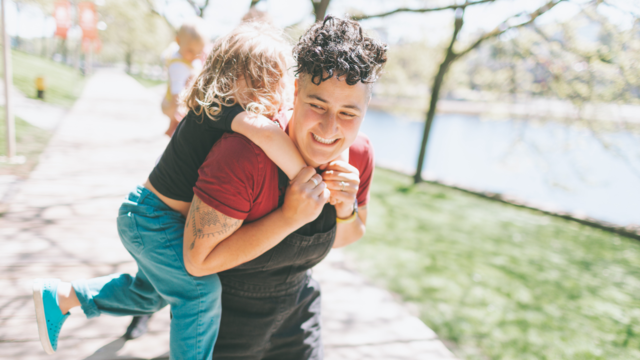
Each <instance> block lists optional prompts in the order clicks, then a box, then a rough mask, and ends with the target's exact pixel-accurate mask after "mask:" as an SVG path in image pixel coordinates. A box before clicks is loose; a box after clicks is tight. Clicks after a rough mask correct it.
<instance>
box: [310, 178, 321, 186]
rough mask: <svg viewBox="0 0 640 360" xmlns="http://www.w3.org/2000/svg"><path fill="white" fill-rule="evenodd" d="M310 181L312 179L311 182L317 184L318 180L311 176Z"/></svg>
mask: <svg viewBox="0 0 640 360" xmlns="http://www.w3.org/2000/svg"><path fill="white" fill-rule="evenodd" d="M311 181H313V183H314V184H315V186H318V184H319V182H318V180H316V179H315V178H311Z"/></svg>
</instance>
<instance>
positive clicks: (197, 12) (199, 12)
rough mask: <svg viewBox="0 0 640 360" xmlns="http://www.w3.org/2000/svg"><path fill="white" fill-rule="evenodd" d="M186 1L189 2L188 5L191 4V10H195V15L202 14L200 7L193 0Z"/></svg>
mask: <svg viewBox="0 0 640 360" xmlns="http://www.w3.org/2000/svg"><path fill="white" fill-rule="evenodd" d="M186 1H187V2H188V3H189V5H191V7H192V8H193V10H194V11H195V12H196V15H198V16H202V9H200V7H199V6H198V5H196V3H195V1H193V0H186Z"/></svg>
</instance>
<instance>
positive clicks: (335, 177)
mask: <svg viewBox="0 0 640 360" xmlns="http://www.w3.org/2000/svg"><path fill="white" fill-rule="evenodd" d="M320 169H321V170H325V171H324V172H323V173H322V180H324V182H325V183H326V184H327V188H328V189H329V191H330V192H331V204H332V205H335V207H336V213H337V216H338V217H339V218H347V217H349V216H350V215H351V214H352V213H353V210H354V209H353V205H354V203H355V200H356V195H357V194H358V189H359V187H360V171H359V170H358V169H357V168H356V167H355V166H353V165H351V164H349V163H348V162H345V161H340V160H336V161H332V162H330V163H329V164H327V165H322V166H320Z"/></svg>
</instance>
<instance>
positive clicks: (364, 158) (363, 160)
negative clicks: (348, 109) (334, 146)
mask: <svg viewBox="0 0 640 360" xmlns="http://www.w3.org/2000/svg"><path fill="white" fill-rule="evenodd" d="M349 163H350V164H351V165H353V166H355V167H356V168H357V169H358V170H359V171H360V186H359V188H358V194H357V195H356V199H357V200H358V206H364V205H367V204H368V203H369V198H370V194H369V190H370V188H371V180H372V179H373V169H374V167H375V165H374V159H373V146H372V145H371V141H369V138H368V137H367V136H366V135H364V134H362V133H360V134H358V137H357V138H356V140H355V141H354V142H353V144H352V145H351V147H349Z"/></svg>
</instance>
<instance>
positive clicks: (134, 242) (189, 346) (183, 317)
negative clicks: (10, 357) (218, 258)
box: [54, 186, 221, 360]
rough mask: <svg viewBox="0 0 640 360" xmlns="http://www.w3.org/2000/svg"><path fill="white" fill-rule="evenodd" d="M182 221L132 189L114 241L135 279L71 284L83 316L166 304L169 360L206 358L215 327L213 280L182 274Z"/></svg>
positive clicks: (217, 307)
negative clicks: (134, 269)
mask: <svg viewBox="0 0 640 360" xmlns="http://www.w3.org/2000/svg"><path fill="white" fill-rule="evenodd" d="M184 221H185V220H184V217H182V215H180V214H179V213H177V212H175V211H172V210H171V209H170V208H168V207H167V206H166V205H165V204H164V203H162V201H160V199H158V198H157V197H156V196H155V195H154V194H153V193H151V192H150V191H149V190H147V189H145V188H143V187H141V186H140V187H138V188H137V189H136V191H133V192H131V193H130V194H129V197H128V200H127V201H125V202H124V203H123V205H122V206H121V208H120V216H118V232H119V234H120V238H121V240H122V243H123V245H124V246H125V248H126V249H127V250H128V251H129V252H130V253H131V255H132V256H133V257H134V259H135V260H136V262H137V264H138V274H137V275H136V276H135V277H132V276H130V275H126V274H113V275H109V276H104V277H100V278H95V279H90V280H80V281H74V282H73V283H72V285H73V290H75V291H74V293H75V296H76V298H77V300H78V302H79V303H80V305H81V307H82V309H83V311H84V312H85V314H86V315H87V317H94V316H98V315H100V314H102V313H106V314H111V315H116V316H118V315H142V314H150V313H153V312H154V311H157V310H159V309H160V308H162V307H163V306H164V305H166V304H167V303H169V304H171V311H172V314H173V320H172V321H171V340H170V346H171V358H172V359H198V360H199V359H210V358H211V355H212V352H213V345H214V344H215V341H216V339H217V335H218V328H219V324H220V313H221V304H220V295H221V285H220V280H219V279H218V276H217V275H210V276H205V277H199V278H196V277H193V276H191V275H189V273H187V271H186V270H185V267H184V264H183V260H182V238H183V233H184ZM54 303H57V301H54ZM55 307H56V308H58V305H57V304H55ZM58 312H59V310H58ZM59 316H62V315H59ZM63 321H64V319H62V320H60V321H59V325H56V326H57V327H58V328H59V327H60V326H61V325H62V322H63ZM55 338H56V341H57V333H56V334H55ZM54 345H55V344H54ZM54 347H55V346H54ZM54 351H55V349H54Z"/></svg>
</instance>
